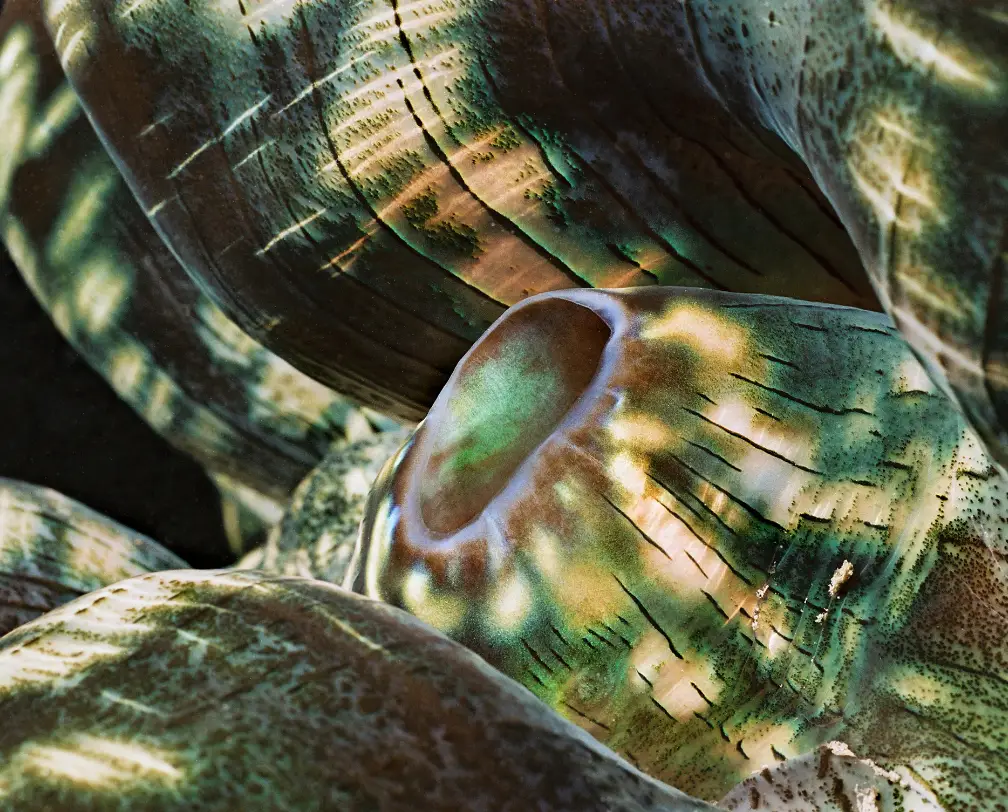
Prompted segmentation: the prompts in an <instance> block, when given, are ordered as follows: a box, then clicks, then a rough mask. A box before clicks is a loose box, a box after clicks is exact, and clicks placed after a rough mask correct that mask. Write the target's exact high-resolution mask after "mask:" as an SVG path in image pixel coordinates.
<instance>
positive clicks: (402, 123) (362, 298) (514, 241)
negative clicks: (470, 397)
mask: <svg viewBox="0 0 1008 812" xmlns="http://www.w3.org/2000/svg"><path fill="white" fill-rule="evenodd" d="M49 8H50V15H49V26H50V31H51V32H52V34H53V37H54V39H55V41H56V45H57V49H58V50H59V52H60V54H61V58H62V60H63V62H64V64H65V65H66V66H67V70H68V72H69V75H70V77H71V81H72V82H73V83H74V86H75V87H76V89H77V90H78V92H79V93H80V94H81V96H82V97H83V98H84V100H85V103H86V104H87V106H88V108H89V110H90V112H91V114H92V115H93V117H94V119H95V121H96V122H97V124H98V126H99V127H100V128H101V130H102V132H103V134H104V137H105V138H106V140H107V143H108V144H109V145H110V148H111V149H112V150H113V151H114V152H115V154H116V155H117V157H118V159H119V160H120V161H121V163H122V166H123V167H124V169H125V171H126V173H127V177H128V180H129V182H130V184H131V186H132V187H133V189H134V191H135V192H136V193H137V194H138V196H139V198H140V199H141V201H142V202H143V204H144V206H146V207H148V208H149V209H150V210H152V211H156V223H157V227H158V228H159V230H160V232H161V234H162V235H163V236H164V237H165V239H166V240H167V241H168V243H169V244H170V245H171V246H172V248H173V250H174V251H175V252H176V253H177V254H178V255H179V256H180V257H181V258H182V260H183V262H185V264H186V266H187V268H188V269H189V270H190V272H192V273H194V274H196V275H198V276H199V277H200V278H201V279H203V280H204V281H205V282H206V283H207V284H208V285H210V286H211V287H212V288H213V289H214V291H215V293H216V296H217V297H218V299H219V300H220V301H221V303H222V304H223V305H224V307H225V310H226V311H227V312H228V313H229V314H230V315H232V316H233V317H235V318H236V319H237V320H238V321H239V323H240V324H241V325H242V326H243V327H244V328H245V329H247V330H249V331H250V332H252V333H253V334H254V335H256V337H258V338H260V339H261V340H263V341H264V342H265V343H266V344H267V345H268V346H270V347H272V348H276V349H279V350H280V351H282V352H283V354H284V355H285V357H288V358H289V359H290V360H291V361H292V362H293V363H295V365H297V366H299V367H300V368H302V369H304V370H305V371H307V372H309V373H311V374H313V375H315V376H316V377H319V378H320V379H322V380H325V381H326V382H328V383H330V384H333V385H336V386H337V387H351V388H352V389H353V391H354V392H356V393H357V394H358V395H359V396H361V397H366V398H370V399H371V400H372V401H373V402H375V403H378V404H381V405H384V406H386V407H387V408H398V409H399V410H400V411H402V412H403V413H409V414H411V415H413V416H419V415H420V414H422V410H423V408H424V407H425V406H426V405H427V404H429V403H430V402H431V400H432V399H433V396H434V394H435V393H436V391H437V389H438V388H439V387H440V385H441V383H442V382H443V380H444V375H445V374H446V372H447V371H448V370H449V369H450V368H451V366H452V364H453V363H454V361H455V360H456V359H457V358H458V357H459V356H460V355H461V354H462V352H463V351H464V349H465V347H466V346H468V345H469V344H470V343H471V342H472V341H473V340H474V339H475V337H476V336H477V335H478V334H479V333H480V332H481V331H482V329H484V328H485V327H486V326H487V325H488V324H489V322H490V321H491V320H492V319H493V318H494V317H495V316H496V315H497V314H499V313H500V312H501V309H502V306H503V305H509V304H513V303H515V302H516V301H519V300H520V299H522V298H524V297H525V296H527V295H529V294H530V293H536V292H540V291H543V290H548V289H555V288H559V287H571V286H600V287H622V286H627V285H652V284H655V283H659V284H664V285H699V286H704V287H714V288H718V287H720V288H729V289H732V290H738V291H742V292H758V293H775V294H784V295H792V296H796V297H798V298H805V299H813V300H819V301H824V300H825V301H831V302H836V303H841V304H856V305H861V306H872V305H873V302H874V301H875V300H874V297H873V294H872V292H871V288H874V291H875V294H876V295H877V296H878V298H879V300H881V302H882V304H883V305H884V306H885V307H886V308H887V309H888V310H889V312H890V313H891V314H892V315H893V316H894V318H895V321H896V323H897V324H898V325H899V326H900V327H901V329H903V330H904V332H905V333H906V334H907V335H908V336H909V338H910V341H911V343H912V344H913V345H914V347H915V348H916V350H917V351H918V352H919V353H920V354H921V355H922V357H923V358H925V359H926V361H927V366H928V367H929V369H930V370H931V372H932V373H933V374H934V375H935V376H936V378H937V379H939V380H940V381H945V380H947V381H948V382H949V383H950V384H951V386H952V388H953V389H954V390H955V392H956V393H957V396H958V398H959V399H960V400H961V402H962V404H963V406H964V408H965V409H966V411H967V413H968V415H969V417H970V419H971V420H972V421H973V422H974V424H975V426H976V427H977V429H978V431H979V432H980V434H981V436H982V437H983V438H984V440H985V442H987V443H988V444H990V446H991V448H992V449H993V450H994V452H995V453H996V454H998V455H1001V453H1002V452H1001V450H1000V449H1001V446H1002V443H1003V439H1004V438H1003V432H1002V430H1001V428H1000V422H1001V417H1000V410H1001V408H1002V404H1001V399H1002V397H1003V395H1002V391H1003V389H1004V385H1003V384H1004V380H1003V379H1004V378H1005V376H1004V374H1003V373H1002V372H1001V367H1002V366H1003V364H1002V360H1001V355H1002V354H1003V350H1002V348H1001V345H1002V343H1003V338H1002V335H1001V334H1002V332H1003V330H1004V325H1003V320H1004V308H1003V307H1002V306H1001V305H1002V298H1003V291H1002V287H1003V285H1002V282H1001V277H1002V274H1003V269H1002V265H1003V256H1002V255H1003V253H1004V250H1005V246H1004V233H1005V219H1006V214H1008V182H1006V177H1008V167H1006V156H1005V151H1004V149H1003V147H1002V133H1003V132H1004V130H1005V126H1006V123H1008V118H1006V110H1008V105H1006V104H1005V92H1006V88H1005V82H1006V71H1005V54H1006V53H1008V24H1006V19H1008V12H1006V8H1005V4H1004V3H1003V2H1000V0H985V2H978V3H962V2H959V0H935V1H934V2H930V3H927V4H925V5H923V6H922V5H920V4H911V3H906V2H874V1H872V2H867V0H863V1H862V2H853V3H843V4H833V5H828V6H823V5H820V4H815V3H809V2H805V1H803V0H792V1H791V2H786V3H781V4H777V5H776V6H775V7H774V9H773V10H767V9H766V8H765V6H764V4H762V3H757V2H738V3H723V2H701V1H700V0H694V1H692V2H686V3H664V2H651V1H650V0H639V1H638V2H632V3H620V4H615V3H607V2H589V3H585V2H583V0H563V1H562V2H552V3H541V2H535V1H534V0H458V1H457V2H456V1H453V0H445V2H433V3H401V2H398V0H389V2H384V1H383V0H367V2H364V3H350V2H341V1H340V0H315V1H314V2H311V3H298V4H294V3H292V2H252V3H249V4H227V5H225V6H223V7H221V6H218V5H212V6H210V5H201V4H176V3H167V4H166V3H162V2H155V0H139V1H138V0H79V2H71V3H52V4H50V5H49ZM166 41H170V42H171V43H172V45H171V47H170V48H165V47H163V46H162V45H161V44H160V43H163V42H166ZM110 67H114V68H115V70H116V78H115V81H114V83H111V84H110V83H109V81H108V79H107V77H108V76H109V68H110ZM139 133H144V136H143V137H142V138H141V137H139V135H138V134H139ZM803 163H804V165H805V166H804V167H803V166H802V164H803ZM816 186H818V190H817V189H816ZM823 194H824V195H825V200H824V197H823ZM826 200H828V201H829V202H828V203H827V202H826ZM834 211H835V212H836V213H835V214H834ZM837 218H839V219H837ZM841 223H842V225H841ZM845 229H846V231H847V232H848V233H849V234H850V237H851V238H852V241H853V247H854V248H856V252H857V253H856V254H855V252H854V250H853V248H852V244H851V242H849V241H848V238H847V236H846V234H845ZM858 257H860V261H859V260H858ZM862 267H863V269H864V270H862ZM865 272H867V273H865ZM337 309H338V310H339V312H340V314H341V316H342V317H341V318H337V319H333V318H331V315H332V313H334V312H336V310H337ZM309 325H310V329H306V327H308V326H309ZM378 346H381V347H384V348H385V351H384V352H379V351H378V349H377V348H378ZM336 348H338V349H336Z"/></svg>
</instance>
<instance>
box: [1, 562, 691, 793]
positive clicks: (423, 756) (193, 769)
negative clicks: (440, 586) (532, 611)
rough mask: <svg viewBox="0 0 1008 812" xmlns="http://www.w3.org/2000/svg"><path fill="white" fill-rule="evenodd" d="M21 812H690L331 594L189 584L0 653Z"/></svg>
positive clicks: (241, 579) (494, 683) (497, 680)
mask: <svg viewBox="0 0 1008 812" xmlns="http://www.w3.org/2000/svg"><path fill="white" fill-rule="evenodd" d="M0 713H2V715H3V718H4V720H5V724H4V725H3V727H2V729H0V803H2V804H3V807H4V809H7V810H11V812H18V811H19V810H33V811H34V810H41V809H47V810H52V809H60V810H67V812H70V810H85V809H86V810H98V809H102V810H104V809H110V810H111V809H114V810H151V809H158V810H174V809H179V810H189V809H196V808H198V809H201V810H208V812H210V811H211V810H221V811H222V812H223V810H234V809H240V808H257V809H270V810H278V812H280V811H281V810H307V809H334V810H335V809H339V810H346V811H347V812H365V811H366V810H379V809H380V810H384V811H385V812H397V811H398V810H402V811H403V812H406V810H416V809H418V808H422V809H424V810H425V811H426V812H442V810H443V812H457V810H462V809H465V810H473V812H478V811H479V810H483V811H484V812H508V811H509V810H513V811H514V812H526V810H529V809H537V810H543V812H561V810H564V811H565V812H658V810H662V812H680V811H681V812H686V811H687V810H698V812H699V810H702V809H707V808H709V807H707V806H706V805H705V804H702V803H700V802H697V801H690V800H689V799H687V798H685V797H684V796H682V795H681V794H679V793H676V792H675V791H674V790H671V789H668V788H667V787H663V786H662V785H661V784H659V783H658V782H656V781H653V780H652V779H649V778H647V777H646V776H644V775H642V774H640V773H639V772H637V771H636V770H634V769H633V768H632V767H631V766H630V765H629V764H627V763H626V762H624V761H622V760H619V759H617V758H616V757H615V756H614V755H612V754H611V753H608V752H607V751H606V750H605V749H604V748H603V747H601V746H599V745H598V744H597V743H596V742H595V741H594V740H592V739H591V738H590V737H589V736H586V735H585V734H584V733H583V732H582V731H580V730H578V729H577V728H576V727H575V726H573V725H570V724H569V723H567V722H565V721H564V720H562V719H560V718H559V717H556V716H554V715H553V714H551V713H549V711H548V709H547V708H545V707H544V706H542V705H541V703H540V702H539V701H538V700H537V699H535V697H533V696H532V695H531V694H530V693H528V692H527V691H526V690H525V689H524V688H522V687H520V686H518V685H516V684H514V683H513V682H511V681H510V680H507V679H506V678H505V677H503V676H501V675H500V674H499V673H497V672H496V671H494V670H493V669H492V668H490V667H489V666H488V665H486V664H485V663H484V662H483V661H482V660H480V659H479V658H478V657H476V656H474V655H473V654H471V653H470V652H468V651H466V650H465V649H463V648H462V647H461V646H458V645H456V644H454V643H452V642H451V641H449V640H447V639H445V638H444V637H443V636H441V635H439V634H438V633H437V632H435V631H433V630H431V629H429V628H428V627H426V626H425V625H423V624H421V623H419V622H418V621H416V620H415V619H413V618H411V617H409V616H408V615H406V614H405V613H403V612H400V611H399V610H396V609H393V608H391V607H388V606H385V605H382V604H379V603H376V602H373V601H369V600H367V599H365V598H362V597H360V596H357V595H353V594H352V593H349V592H344V591H342V590H339V589H337V588H336V587H333V586H331V585H329V584H324V583H321V582H317V581H308V580H304V579H297V578H275V577H268V576H264V575H261V574H256V573H216V574H215V573H199V572H192V571H188V572H185V571H177V572H168V573H160V574H156V575H150V576H144V577H141V578H136V579H132V580H129V581H125V582H122V583H121V584H118V585H116V586H112V587H109V588H106V589H103V590H99V591H97V592H94V593H91V594H90V595H88V596H86V597H84V598H81V599H79V600H77V601H75V602H74V603H71V604H69V605H68V606H66V607H64V608H63V609H61V610H59V611H56V612H53V613H50V614H49V615H47V616H46V617H45V618H43V619H41V620H38V621H35V622H34V623H30V624H28V625H26V626H23V627H21V628H20V629H19V630H17V631H15V632H13V633H11V634H9V635H7V636H6V637H4V638H3V639H2V640H0Z"/></svg>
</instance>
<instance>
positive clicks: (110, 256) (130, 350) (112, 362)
mask: <svg viewBox="0 0 1008 812" xmlns="http://www.w3.org/2000/svg"><path fill="white" fill-rule="evenodd" d="M40 12H41V9H40V6H39V4H38V3H36V2H34V0H8V2H7V3H6V4H5V5H4V8H3V16H2V17H0V109H2V111H3V126H2V127H0V152H2V153H3V154H2V157H0V217H2V221H0V228H2V232H0V233H2V238H3V240H4V242H5V244H6V246H7V248H8V249H9V250H10V253H11V255H12V257H13V258H14V261H15V262H16V264H17V266H18V269H19V270H20V272H21V274H22V275H23V276H24V278H25V280H26V282H27V283H28V284H29V286H30V287H31V289H32V292H33V293H34V294H35V296H36V297H37V299H38V300H39V301H40V303H41V304H42V305H43V307H45V308H46V310H47V311H48V312H49V314H50V316H51V317H52V319H53V321H54V322H55V324H56V326H57V327H58V328H59V330H60V332H61V333H62V334H63V335H64V336H65V337H66V338H67V339H68V340H69V341H70V342H71V343H72V344H73V346H74V347H75V348H76V349H77V350H78V352H80V353H81V354H82V355H83V356H84V357H85V358H86V359H87V361H88V362H89V363H90V364H91V365H92V366H93V367H94V368H95V369H96V370H97V371H98V372H99V373H100V374H101V375H103V376H104V377H105V379H106V380H107V381H108V382H109V384H110V385H111V386H112V387H113V389H114V390H115V391H116V393H117V394H118V395H119V396H120V397H121V398H122V399H123V400H125V401H126V402H127V403H129V404H130V405H131V406H132V407H133V408H134V409H135V410H136V411H137V412H138V413H139V414H140V415H141V417H143V418H144V420H146V421H147V422H148V423H149V424H150V425H151V426H152V427H153V428H154V429H155V430H156V431H158V432H159V433H160V434H162V435H163V436H164V437H166V438H167V439H168V440H169V441H170V442H172V443H173V444H174V445H176V446H177V447H179V448H181V449H182V450H184V451H186V452H187V453H189V454H190V455H192V456H193V457H195V458H196V459H197V460H199V461H200V462H201V463H202V464H203V465H205V466H207V467H208V468H209V469H210V470H211V471H213V472H215V473H222V474H225V475H227V476H229V477H230V478H231V479H233V480H236V481H238V482H240V483H244V484H246V485H249V486H252V487H255V488H256V489H258V490H260V491H265V492H266V493H267V494H268V495H270V496H271V497H273V498H276V499H279V500H281V501H282V500H284V499H286V497H287V496H288V495H289V493H290V491H291V490H292V489H293V488H294V486H295V485H296V484H297V483H298V482H299V481H300V480H301V479H302V478H303V477H304V476H305V475H306V474H307V473H308V471H309V470H311V468H312V467H313V466H314V465H315V464H316V463H317V462H318V461H319V460H321V459H322V457H323V456H324V454H325V452H326V450H327V449H328V447H329V444H330V443H331V442H333V441H339V440H344V439H348V438H349V439H351V440H354V439H359V438H360V437H361V436H363V435H362V432H363V434H367V433H369V432H370V429H369V427H368V418H367V417H366V416H365V415H364V414H362V413H360V412H359V410H357V409H356V408H354V407H353V406H352V405H351V404H350V403H349V402H347V401H346V400H345V399H344V398H341V397H340V396H339V395H337V394H336V393H334V392H332V391H331V390H329V389H327V388H326V387H324V386H322V385H320V384H318V383H316V382H315V381H313V380H311V379H310V378H308V377H306V376H304V375H302V374H301V373H299V372H298V371H297V370H295V369H294V368H293V367H291V366H290V365H289V364H288V363H286V362H285V361H283V360H282V359H281V358H279V357H277V356H275V355H274V354H272V353H270V352H268V351H267V350H265V349H264V348H263V347H262V346H261V345H260V344H258V343H257V342H256V341H254V340H252V339H251V338H249V337H248V336H247V335H245V334H244V333H243V332H242V331H241V330H240V329H238V327H237V326H236V325H235V324H234V323H233V322H231V321H230V320H229V319H228V318H227V317H226V316H224V314H223V313H222V312H221V311H220V310H219V309H218V308H217V307H216V306H214V305H213V303H212V302H211V301H210V300H209V299H208V298H207V297H206V296H204V295H202V294H201V293H200V291H199V290H198V288H197V286H196V285H195V284H194V282H193V281H192V280H191V279H190V278H189V277H188V276H187V275H186V274H185V272H184V270H183V269H182V267H181V266H180V265H179V263H178V261H177V260H176V259H175V258H174V257H173V256H172V254H171V252H170V251H169V249H168V247H167V246H166V245H165V244H164V243H163V241H162V240H161V238H160V237H159V236H158V234H157V232H156V231H155V229H154V228H153V227H152V226H151V224H150V223H149V222H148V219H147V216H146V215H145V214H144V212H143V210H142V209H141V208H140V206H139V205H138V204H137V202H136V201H135V199H134V198H133V196H132V194H131V193H130V191H129V189H128V188H127V186H126V184H125V183H124V181H123V180H122V178H121V176H120V174H119V170H118V169H117V168H116V165H115V163H114V161H113V160H112V158H111V157H110V156H108V155H107V154H106V151H105V148H104V147H103V146H102V144H101V142H100V141H99V140H98V137H97V135H96V134H95V133H94V130H93V128H92V127H91V124H90V123H89V122H88V120H87V119H86V117H85V116H84V114H83V111H82V110H81V107H80V104H79V103H78V101H77V98H76V95H75V93H74V91H73V90H72V89H71V87H70V86H69V84H68V83H67V81H66V79H65V78H64V76H63V71H62V68H61V67H60V63H59V59H58V57H57V56H56V54H55V53H54V51H53V46H52V43H51V42H50V40H49V36H48V34H47V33H46V31H45V28H44V26H43V24H42V20H41V17H40Z"/></svg>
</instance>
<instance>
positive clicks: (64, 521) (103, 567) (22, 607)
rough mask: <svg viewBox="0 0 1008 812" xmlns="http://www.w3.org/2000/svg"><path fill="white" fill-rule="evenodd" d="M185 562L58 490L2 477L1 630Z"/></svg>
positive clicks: (6, 629) (0, 538)
mask: <svg viewBox="0 0 1008 812" xmlns="http://www.w3.org/2000/svg"><path fill="white" fill-rule="evenodd" d="M185 566H186V563H185V561H183V560H182V559H181V558H179V557H178V556H177V555H174V554H173V553H171V552H169V551H168V550H166V549H164V548H163V547H162V546H161V545H160V544H158V543H157V542H155V541H152V540H151V539H149V538H146V537H145V536H142V535H140V534H139V533H134V532H133V531H131V530H128V529H127V528H125V527H123V526H122V525H120V524H118V523H116V522H113V521H112V520H110V519H107V518H105V517H104V516H102V515H101V514H99V513H95V512H94V511H93V510H89V509H88V508H86V507H84V506H83V505H81V504H80V503H78V502H75V501H73V500H72V499H68V498H67V497H65V496H63V495H62V494H59V493H57V492H56V491H52V490H49V489H47V488H39V487H35V486H32V485H26V484H24V483H20V482H13V481H11V480H8V479H0V636H3V635H5V634H6V633H7V632H9V631H11V630H12V629H15V628H17V627H18V626H20V625H22V624H23V623H27V622H28V621H29V620H33V619H34V618H36V617H38V616H39V615H42V614H44V613H46V612H48V611H49V610H50V609H55V608H56V607H57V606H60V605H62V604H64V603H68V602H69V601H71V600H73V599H74V598H79V597H80V596H81V595H84V594H86V593H88V592H93V591H94V590H96V589H100V588H101V587H103V586H108V585H109V584H114V583H115V582H116V581H121V580H123V579H124V578H131V577H132V576H134V575H142V574H143V573H147V572H157V571H158V570H164V569H178V568H179V567H185Z"/></svg>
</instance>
